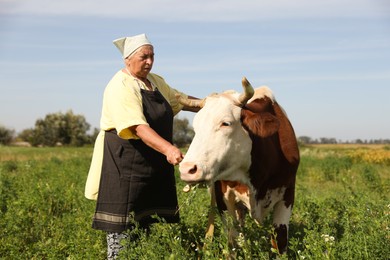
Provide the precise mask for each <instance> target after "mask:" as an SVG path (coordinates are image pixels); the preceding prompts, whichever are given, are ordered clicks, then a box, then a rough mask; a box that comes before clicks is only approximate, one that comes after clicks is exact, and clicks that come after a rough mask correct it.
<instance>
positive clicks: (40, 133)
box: [0, 110, 194, 147]
mask: <svg viewBox="0 0 390 260" xmlns="http://www.w3.org/2000/svg"><path fill="white" fill-rule="evenodd" d="M90 128H91V125H90V124H89V123H88V122H87V121H86V119H85V117H84V116H83V115H77V114H74V113H73V112H72V110H69V111H67V112H66V113H62V112H58V113H51V114H47V115H46V116H45V117H44V118H40V119H38V120H36V122H35V126H34V127H33V128H29V129H25V130H23V131H21V132H20V133H18V134H16V133H15V131H14V130H13V129H9V128H6V127H4V126H0V145H12V144H21V143H22V144H25V145H28V146H30V145H31V146H63V145H64V146H84V145H91V144H93V143H94V142H95V139H96V136H97V135H98V133H99V129H97V128H94V129H93V130H92V131H91V132H90V131H89V130H90ZM173 131H174V137H173V142H174V143H175V144H176V145H177V146H179V147H184V146H186V145H188V144H189V143H190V142H191V140H192V138H193V136H194V131H193V129H192V127H191V126H190V125H189V122H188V119H186V118H184V119H180V118H175V119H174V122H173Z"/></svg>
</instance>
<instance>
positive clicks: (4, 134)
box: [0, 126, 15, 145]
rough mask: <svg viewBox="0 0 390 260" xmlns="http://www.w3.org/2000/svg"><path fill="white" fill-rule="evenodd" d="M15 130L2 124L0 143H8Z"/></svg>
mask: <svg viewBox="0 0 390 260" xmlns="http://www.w3.org/2000/svg"><path fill="white" fill-rule="evenodd" d="M14 135H15V131H14V130H12V129H8V128H6V127H4V126H0V144H2V145H8V144H10V143H11V142H12V140H13V139H14Z"/></svg>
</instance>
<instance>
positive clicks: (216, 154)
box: [179, 78, 279, 183]
mask: <svg viewBox="0 0 390 260" xmlns="http://www.w3.org/2000/svg"><path fill="white" fill-rule="evenodd" d="M242 85H243V88H244V93H242V94H240V93H237V92H235V91H226V92H223V93H222V94H213V95H211V96H208V97H207V98H205V99H204V100H199V101H197V102H193V100H192V101H191V102H189V101H188V100H179V101H180V102H181V103H183V104H185V105H187V106H189V105H191V106H198V107H201V109H200V110H199V112H198V113H197V114H196V115H195V117H194V121H193V127H194V131H195V136H194V139H193V140H192V143H191V145H190V147H189V149H188V151H187V153H186V155H185V157H184V159H183V161H182V162H181V163H180V167H179V170H180V173H181V179H182V180H183V181H185V182H188V183H197V182H202V181H215V180H232V181H241V182H245V180H246V179H247V174H248V170H249V167H250V165H251V150H252V140H251V137H250V135H249V133H250V134H254V135H258V136H262V137H267V136H269V135H272V134H274V133H275V132H276V131H277V129H278V126H279V122H278V120H277V118H276V117H274V116H272V115H271V114H270V113H258V112H257V111H251V106H249V104H248V105H247V102H248V100H250V99H251V98H252V96H253V95H254V90H253V88H252V86H251V85H250V83H249V82H248V81H247V79H246V78H243V80H242ZM254 98H255V97H254ZM252 99H253V98H252ZM251 101H252V100H251ZM248 132H249V133H248Z"/></svg>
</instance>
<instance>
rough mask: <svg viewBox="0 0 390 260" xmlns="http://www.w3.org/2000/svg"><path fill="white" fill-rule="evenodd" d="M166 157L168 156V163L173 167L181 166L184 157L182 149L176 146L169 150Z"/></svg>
mask: <svg viewBox="0 0 390 260" xmlns="http://www.w3.org/2000/svg"><path fill="white" fill-rule="evenodd" d="M166 156H167V161H168V162H169V163H170V164H173V165H177V164H179V163H180V162H181V161H182V160H183V157H184V155H183V154H182V152H181V151H180V149H179V148H177V147H176V146H174V145H172V147H171V148H170V149H169V150H168V152H167V154H166Z"/></svg>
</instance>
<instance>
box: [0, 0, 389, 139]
mask: <svg viewBox="0 0 390 260" xmlns="http://www.w3.org/2000/svg"><path fill="white" fill-rule="evenodd" d="M140 33H146V34H147V36H148V38H149V40H150V41H151V42H152V43H153V45H154V47H155V63H154V67H153V70H152V72H154V73H156V74H159V75H161V76H162V77H164V78H165V80H166V81H167V83H168V84H169V85H170V86H171V87H174V88H176V89H178V90H180V91H182V92H184V93H186V94H189V95H192V96H196V97H199V98H203V97H205V96H207V95H208V94H210V93H214V92H222V91H225V90H230V89H234V90H236V91H240V92H241V91H242V86H241V79H242V77H244V76H245V77H247V78H248V80H249V81H250V82H251V84H252V85H253V86H254V87H258V86H261V85H267V86H269V87H270V88H271V89H272V90H273V92H274V95H275V97H276V100H277V101H278V103H279V104H280V105H281V106H283V108H284V109H285V111H286V112H287V114H288V116H289V118H290V121H291V123H292V124H293V126H294V129H295V133H296V135H297V136H298V137H299V136H309V137H311V138H313V139H316V138H322V137H325V138H335V139H336V140H356V139H362V140H370V139H389V138H390V2H389V1H387V0H326V1H325V0H322V1H320V0H295V1H291V0H267V1H266V0H240V1H238V0H186V1H180V0H164V1H161V0H131V1H129V0H127V1H124V0H116V1H104V0H67V1H55V0H0V125H1V126H4V127H7V128H10V129H14V130H15V131H16V133H18V132H20V131H22V130H24V129H28V128H33V127H34V125H35V122H36V120H38V119H42V118H44V117H45V116H46V115H47V114H50V113H57V112H62V113H65V112H67V111H69V110H72V111H73V113H75V114H79V115H83V116H85V118H86V121H87V122H88V123H89V124H90V125H91V129H92V128H94V127H96V128H99V119H100V113H101V105H102V95H103V91H104V88H105V86H106V85H107V83H108V81H109V80H110V79H111V77H112V76H113V75H114V74H115V73H116V72H117V71H118V70H120V69H121V68H122V67H123V60H122V58H121V55H120V53H119V51H118V50H117V49H116V47H115V46H114V45H113V44H112V41H113V40H114V39H117V38H120V37H125V36H133V35H137V34H140ZM193 116H194V114H193V113H190V112H182V113H180V114H179V118H188V119H189V120H190V122H191V121H192V119H193Z"/></svg>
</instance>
